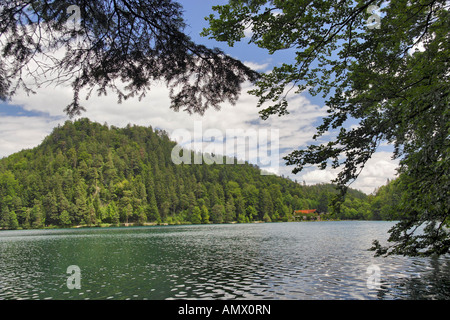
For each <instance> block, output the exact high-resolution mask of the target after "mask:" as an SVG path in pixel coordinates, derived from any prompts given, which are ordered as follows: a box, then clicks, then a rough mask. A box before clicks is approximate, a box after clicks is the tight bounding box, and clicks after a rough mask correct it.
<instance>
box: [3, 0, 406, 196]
mask: <svg viewBox="0 0 450 320" xmlns="http://www.w3.org/2000/svg"><path fill="white" fill-rule="evenodd" d="M179 2H180V3H181V4H182V5H183V8H184V18H185V20H186V22H187V24H188V27H187V28H186V30H185V32H186V33H187V34H188V35H189V36H191V38H192V39H193V40H194V41H195V42H197V43H202V44H205V45H207V46H209V47H219V48H221V49H222V50H223V51H224V52H225V53H227V54H229V55H230V56H232V57H234V58H237V59H239V60H241V61H243V62H244V63H245V64H246V65H248V66H250V67H251V68H253V69H255V70H257V71H260V72H268V71H270V70H271V68H273V67H274V66H276V65H279V64H281V63H283V62H287V63H290V62H292V59H293V57H294V56H293V53H292V52H280V53H276V54H274V55H269V54H268V53H267V51H266V50H263V49H260V48H257V47H256V46H255V45H250V44H248V41H246V39H244V40H243V41H241V42H240V43H237V44H235V46H234V47H232V48H230V47H228V46H227V44H226V43H220V42H216V41H214V40H210V39H208V38H205V37H201V36H200V35H199V33H200V32H201V31H202V29H203V28H204V27H206V26H207V22H206V21H205V19H204V17H205V16H208V15H209V14H210V13H213V11H212V9H211V7H212V6H213V5H217V4H224V3H226V1H216V0H213V1H205V0H181V1H179ZM250 89H251V85H250V84H244V86H243V90H242V93H241V96H240V98H239V100H238V102H237V103H236V104H235V105H234V106H232V105H230V104H229V103H226V102H225V103H223V105H222V106H221V110H219V111H217V110H213V109H211V110H207V111H206V113H205V114H204V115H203V116H200V115H189V114H187V113H186V112H183V111H180V112H175V111H173V110H172V109H170V108H169V105H170V101H169V94H168V89H167V88H166V87H165V86H163V85H161V84H155V86H154V87H153V88H152V90H151V92H150V93H149V94H148V95H147V97H145V98H144V99H142V100H141V101H138V100H137V99H130V100H127V101H124V102H122V103H121V104H118V103H117V97H116V96H115V95H114V94H112V93H111V94H109V95H107V96H102V97H97V96H95V95H92V96H91V97H90V99H89V100H87V101H83V106H84V107H85V108H86V110H87V111H86V112H84V113H83V114H82V115H81V117H87V118H89V119H90V120H91V121H96V122H99V123H101V124H103V123H107V124H108V125H114V126H118V127H124V126H126V125H127V124H132V125H133V124H136V125H142V126H152V127H153V128H158V129H163V130H165V131H167V132H168V133H169V136H171V137H173V139H175V140H177V135H178V136H179V133H180V132H184V133H190V136H191V137H192V139H195V138H196V137H198V135H197V136H196V133H198V132H201V133H203V136H205V133H208V132H209V133H211V132H213V133H216V136H217V135H218V134H220V133H221V134H222V135H223V136H226V135H227V130H244V131H245V132H247V133H249V132H256V133H257V134H259V135H260V136H261V135H264V134H265V133H266V132H270V134H268V137H269V136H270V137H272V138H274V137H277V135H278V137H277V141H276V142H277V144H278V147H279V149H278V150H277V151H278V153H277V152H275V153H274V154H275V155H278V157H279V158H278V159H277V160H278V161H271V162H270V163H269V164H267V163H266V166H264V163H259V162H258V161H260V160H261V159H256V160H255V161H253V158H252V159H250V158H248V159H246V160H249V161H251V162H254V163H255V162H256V163H255V164H258V165H260V166H261V167H263V168H264V169H266V170H268V171H270V172H274V173H276V174H278V175H284V176H286V177H289V178H291V179H292V180H297V181H298V182H301V183H303V182H304V183H306V184H308V185H311V184H316V183H328V182H330V181H331V180H332V179H333V178H334V177H335V176H336V173H337V171H336V170H333V169H331V168H327V169H325V170H319V169H318V168H316V167H309V168H306V169H304V170H303V171H302V172H300V173H297V174H293V173H292V169H293V166H285V164H284V163H285V162H284V160H283V159H282V157H283V156H285V155H287V154H289V153H290V152H292V151H294V150H296V149H302V148H306V147H307V145H308V144H312V143H314V140H312V136H313V135H314V133H315V128H316V127H317V126H318V125H319V124H320V123H321V119H322V117H324V116H325V115H326V110H327V107H326V105H325V102H324V100H323V99H321V98H320V97H311V96H309V95H308V94H306V93H302V94H293V95H291V96H290V97H289V108H288V111H289V112H290V114H289V115H285V116H282V117H278V116H272V117H270V118H269V119H268V120H262V119H260V118H259V114H258V111H259V110H260V109H259V108H257V107H256V103H257V99H256V98H255V97H254V96H252V95H250V94H248V93H247V91H248V90H250ZM35 91H36V94H31V95H27V94H26V93H25V92H21V91H19V92H18V93H17V94H16V95H15V96H14V97H13V98H12V100H11V101H8V102H7V103H1V102H0V158H1V157H6V156H8V155H11V154H13V153H15V152H18V151H20V150H22V149H28V148H33V147H36V146H38V145H39V144H40V143H41V142H42V141H43V139H44V138H45V137H46V136H47V135H49V134H50V133H51V132H52V130H53V128H55V127H56V126H58V125H62V124H63V123H64V122H65V121H67V120H69V117H68V116H67V115H66V114H65V113H64V111H63V110H64V108H65V107H66V106H67V105H68V104H69V103H70V102H71V99H72V91H71V88H70V87H63V86H54V85H50V86H47V87H41V88H38V89H36V90H35ZM200 129H201V130H200ZM208 130H209V131H208ZM252 130H253V131H252ZM264 130H266V131H264ZM200 138H201V137H200ZM327 138H328V139H329V137H327V136H324V140H323V141H326V139H327ZM204 140H205V139H204ZM177 141H179V137H178V140H177ZM208 141H209V140H208ZM218 142H220V141H217V139H216V143H218ZM272 142H273V141H272ZM189 145H190V146H191V147H192V148H194V149H195V148H196V146H197V147H199V145H196V144H195V143H191V144H189V143H188V144H186V146H187V147H189ZM208 145H209V147H213V148H216V147H217V145H216V144H213V143H212V142H210V143H206V144H205V143H204V144H203V148H205V146H208ZM222 145H223V144H221V146H222ZM273 145H274V144H273ZM273 145H271V146H273ZM224 150H225V149H224ZM225 151H226V150H225ZM391 157H392V148H391V147H390V146H387V145H383V146H381V148H380V150H379V151H377V152H376V153H375V154H374V155H373V156H372V159H371V160H369V162H368V163H367V164H366V166H365V168H364V170H363V171H362V173H361V174H360V176H359V178H358V179H357V180H356V181H355V182H353V183H352V185H351V187H352V188H355V189H359V190H361V191H363V192H365V193H367V194H370V193H372V192H373V191H374V190H375V189H376V188H378V187H380V186H382V185H384V184H385V183H386V181H387V179H392V178H394V177H395V174H396V168H397V166H398V161H396V160H392V159H391Z"/></svg>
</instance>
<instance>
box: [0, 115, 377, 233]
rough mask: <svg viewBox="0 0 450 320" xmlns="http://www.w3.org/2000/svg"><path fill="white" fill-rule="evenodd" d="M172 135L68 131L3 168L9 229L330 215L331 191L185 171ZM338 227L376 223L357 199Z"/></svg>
mask: <svg viewBox="0 0 450 320" xmlns="http://www.w3.org/2000/svg"><path fill="white" fill-rule="evenodd" d="M174 146H175V143H174V142H173V141H170V139H169V138H168V135H167V133H165V132H164V131H159V130H154V129H152V128H151V127H140V126H130V125H129V126H127V127H126V128H117V127H109V126H107V125H101V124H99V123H94V122H91V121H89V120H88V119H81V120H78V121H75V122H71V121H67V122H66V123H65V124H64V125H63V126H60V127H57V128H55V129H54V130H53V132H52V133H51V134H50V135H49V136H48V137H46V138H45V140H44V141H43V142H42V144H41V145H40V146H38V147H36V148H34V149H30V150H23V151H21V152H18V153H16V154H13V155H11V156H9V157H7V158H3V159H1V160H0V228H4V229H5V228H7V229H16V228H42V227H47V226H58V227H62V226H74V225H90V226H92V225H101V224H113V225H119V224H122V223H135V224H144V223H169V224H172V223H222V222H233V221H236V222H239V223H241V222H251V221H290V220H292V219H293V217H292V213H293V210H301V209H317V210H318V211H321V212H328V201H329V199H331V196H332V194H334V193H335V192H336V191H335V190H334V187H333V186H332V185H330V184H320V185H315V186H304V185H301V184H298V183H296V182H294V181H291V180H289V179H286V178H283V177H279V176H267V175H261V174H260V169H259V168H258V167H256V166H254V165H251V164H235V165H230V164H228V165H219V164H212V165H206V164H204V165H195V164H191V165H188V164H181V165H176V164H174V163H172V161H171V151H172V148H173V147H174ZM343 209H344V210H343V213H341V215H340V216H338V218H352V219H369V218H373V217H372V211H371V210H370V203H369V201H368V197H367V196H366V195H365V194H363V193H361V192H359V191H356V190H351V192H350V193H349V195H348V197H347V200H346V202H345V203H344V206H343Z"/></svg>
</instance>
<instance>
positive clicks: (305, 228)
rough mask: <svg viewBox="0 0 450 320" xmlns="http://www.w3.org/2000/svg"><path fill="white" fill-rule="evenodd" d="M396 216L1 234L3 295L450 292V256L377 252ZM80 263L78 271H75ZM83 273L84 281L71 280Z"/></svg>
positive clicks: (393, 295) (423, 295)
mask: <svg viewBox="0 0 450 320" xmlns="http://www.w3.org/2000/svg"><path fill="white" fill-rule="evenodd" d="M392 225H393V222H375V221H346V222H344V221H343V222H291V223H261V224H223V225H189V226H154V227H123V228H86V229H52V230H17V231H0V300H1V299H27V300H28V299H40V300H41V299H64V300H70V299H77V300H79V299H136V300H142V299H149V300H161V299H256V300H259V299H296V300H298V299H449V297H450V281H449V279H450V258H449V257H448V256H446V257H441V258H409V257H397V256H395V257H387V258H383V257H378V258H375V257H373V252H370V251H367V249H368V248H370V246H371V243H372V240H374V239H378V240H380V241H381V242H382V243H384V242H385V241H386V239H387V236H388V235H387V231H388V230H389V228H390V227H391V226H392ZM73 265H75V266H78V268H79V271H80V272H79V274H76V275H75V274H71V273H67V268H68V267H69V266H73ZM74 275H75V276H78V275H79V279H80V282H79V283H80V288H79V289H77V288H70V286H68V281H67V279H68V278H69V277H71V276H74Z"/></svg>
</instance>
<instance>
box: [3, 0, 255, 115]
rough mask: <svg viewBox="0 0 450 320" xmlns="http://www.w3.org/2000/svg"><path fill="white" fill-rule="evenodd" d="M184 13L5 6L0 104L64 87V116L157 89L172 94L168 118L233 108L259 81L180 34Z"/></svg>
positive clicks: (12, 1)
mask: <svg viewBox="0 0 450 320" xmlns="http://www.w3.org/2000/svg"><path fill="white" fill-rule="evenodd" d="M184 28H185V22H184V20H183V15H182V7H181V5H180V4H178V3H177V2H176V1H171V0H148V1H144V2H143V1H138V0H126V1H124V0H102V1H88V0H74V1H70V2H64V1H47V0H20V1H16V0H4V1H2V2H1V4H0V39H1V42H0V55H1V60H0V98H1V99H3V100H5V99H8V98H10V97H12V96H13V95H14V94H15V93H16V92H17V90H18V89H19V88H22V89H25V90H26V91H27V92H33V90H34V88H35V87H36V86H40V85H42V84H49V83H50V84H52V83H53V84H57V85H58V84H64V83H70V84H71V86H72V88H73V100H72V102H71V103H70V104H69V105H68V106H67V107H66V109H65V110H66V112H67V113H68V114H69V115H71V116H74V115H79V114H80V113H81V112H82V111H83V110H84V108H83V106H82V105H81V103H80V94H81V93H82V90H83V89H85V90H86V92H87V97H89V96H90V95H91V93H92V91H93V90H94V89H95V90H96V91H97V92H98V94H99V95H102V94H106V93H107V91H108V90H111V91H113V92H114V93H115V94H117V97H118V101H119V102H121V101H122V100H124V99H127V98H129V97H133V96H138V97H139V98H142V97H143V96H145V94H146V93H147V92H148V91H149V90H150V89H151V86H152V85H153V84H155V83H156V82H159V81H161V82H165V83H166V84H167V85H168V87H169V88H170V98H171V103H172V104H171V107H172V108H173V109H174V110H180V109H182V110H186V111H188V112H197V113H201V114H202V113H203V112H204V111H205V110H206V109H207V108H211V107H213V108H217V109H218V108H219V107H220V103H222V102H223V101H227V100H228V101H229V102H231V103H235V102H236V100H237V98H238V96H239V93H240V85H241V84H242V83H243V82H244V81H246V80H250V81H253V80H255V79H256V77H257V76H258V74H257V73H256V72H254V71H252V70H251V69H249V68H248V67H246V66H245V65H244V64H243V63H241V62H240V61H238V60H236V59H233V58H232V57H230V56H228V55H226V54H225V53H223V52H222V51H221V50H219V49H217V48H213V49H210V48H207V47H205V46H203V45H198V44H196V43H194V42H193V41H192V40H191V38H190V37H189V36H187V35H186V34H185V33H184Z"/></svg>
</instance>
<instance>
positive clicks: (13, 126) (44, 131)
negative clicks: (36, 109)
mask: <svg viewBox="0 0 450 320" xmlns="http://www.w3.org/2000/svg"><path fill="white" fill-rule="evenodd" d="M63 122H64V120H63V119H57V118H50V117H44V116H39V117H24V116H19V117H17V116H1V117H0V158H2V157H6V156H8V155H10V154H12V153H15V152H18V151H20V150H23V149H30V148H33V147H36V146H37V145H39V144H40V143H41V142H42V141H43V140H44V138H45V137H46V136H47V135H49V134H50V132H51V131H52V129H53V128H54V127H55V126H57V125H58V124H60V123H63Z"/></svg>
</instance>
